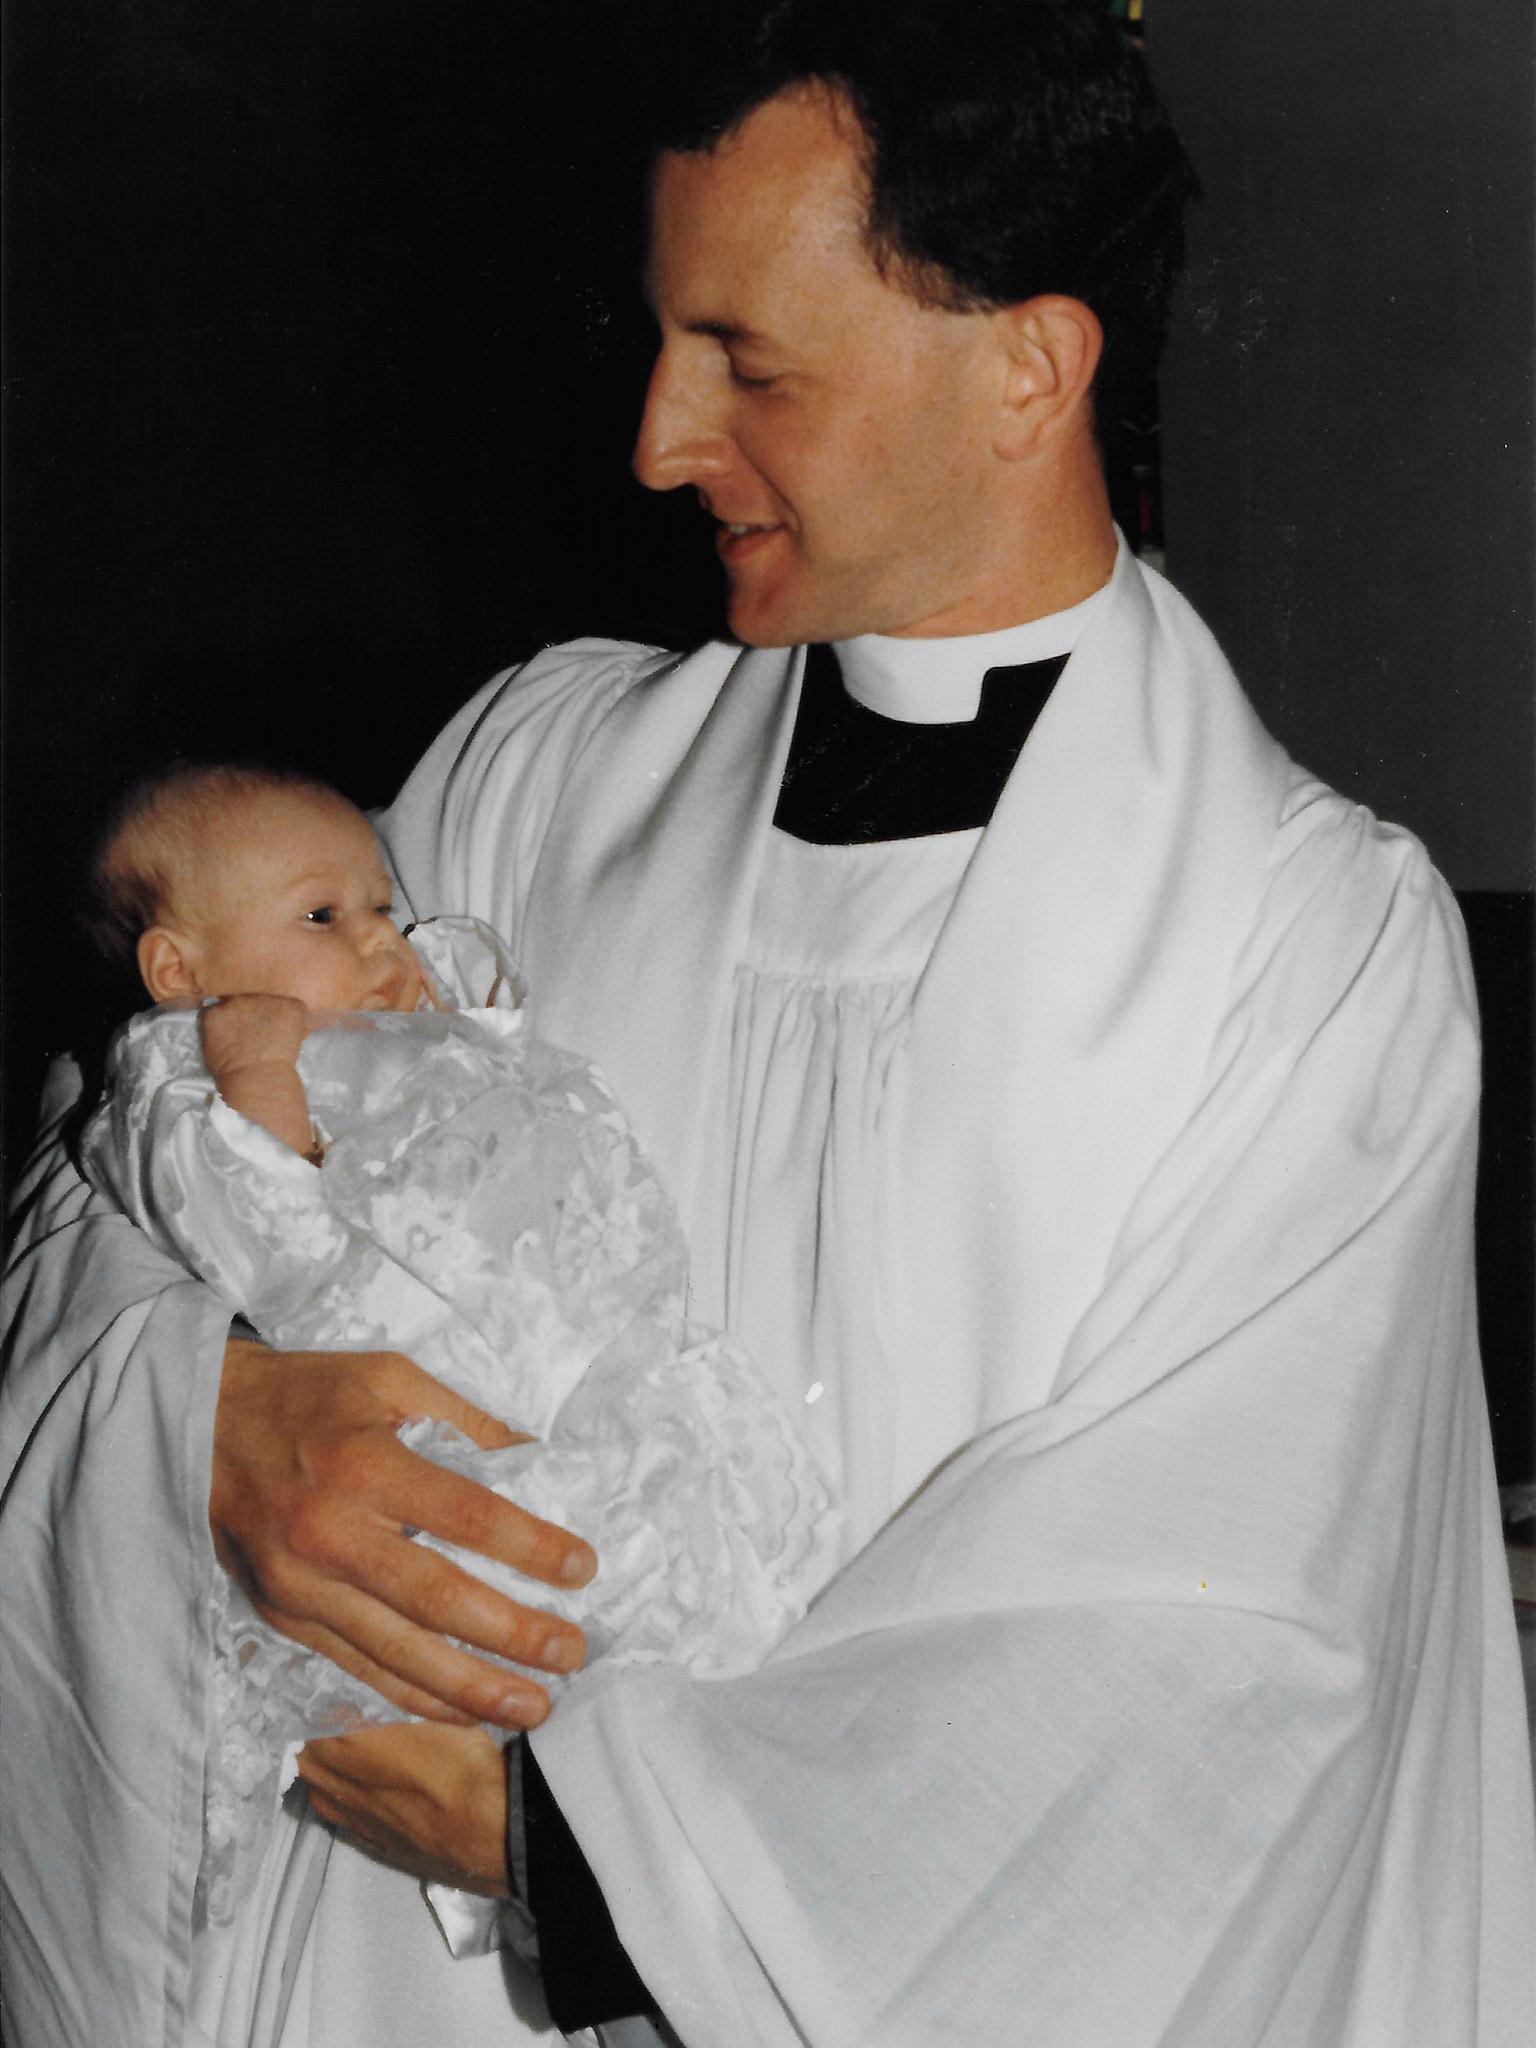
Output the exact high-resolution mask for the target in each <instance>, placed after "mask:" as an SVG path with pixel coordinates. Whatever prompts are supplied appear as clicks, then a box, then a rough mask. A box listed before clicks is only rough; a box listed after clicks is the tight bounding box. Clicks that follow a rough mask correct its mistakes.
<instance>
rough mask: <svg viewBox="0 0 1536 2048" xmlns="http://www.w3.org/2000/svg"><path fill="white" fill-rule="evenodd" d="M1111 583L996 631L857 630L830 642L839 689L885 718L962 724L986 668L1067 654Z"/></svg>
mask: <svg viewBox="0 0 1536 2048" xmlns="http://www.w3.org/2000/svg"><path fill="white" fill-rule="evenodd" d="M1108 590H1109V585H1108V584H1107V583H1106V584H1104V585H1103V586H1102V587H1101V588H1100V589H1098V590H1096V591H1094V593H1093V595H1092V596H1091V597H1085V598H1084V599H1083V601H1082V603H1081V604H1074V605H1071V606H1069V607H1068V609H1067V610H1066V611H1064V612H1051V613H1050V614H1049V615H1048V616H1047V617H1046V618H1043V619H1031V620H1029V622H1028V623H1027V624H1026V625H1022V626H1004V627H1002V628H1001V629H1000V630H999V631H998V632H996V633H961V634H956V635H953V636H951V637H949V638H947V639H934V640H897V639H893V638H891V637H890V636H889V635H888V634H885V633H861V634H860V635H859V637H858V638H857V639H856V640H838V641H835V642H834V643H833V644H834V647H835V650H836V653H837V665H838V667H839V668H840V669H841V671H842V676H843V688H844V689H845V690H846V691H847V692H848V694H849V696H850V697H852V699H853V700H854V702H855V703H856V704H862V705H863V706H864V707H865V709H866V710H868V711H878V712H879V713H880V715H881V716H882V717H883V718H897V719H901V720H902V721H903V722H904V723H906V724H908V725H961V724H965V723H967V722H968V721H969V720H971V719H973V718H974V717H975V716H976V712H977V709H978V707H979V705H980V703H981V685H982V679H983V678H984V676H985V675H986V673H987V670H988V669H989V668H1017V667H1019V666H1021V665H1022V664H1023V663H1025V662H1029V661H1049V660H1051V659H1053V658H1054V657H1055V656H1057V655H1062V654H1070V653H1071V652H1072V649H1073V648H1074V647H1075V646H1076V645H1077V640H1078V636H1079V634H1080V633H1081V632H1082V630H1083V628H1084V627H1085V626H1086V625H1087V623H1088V621H1089V620H1090V619H1091V618H1092V617H1093V615H1094V613H1095V612H1096V611H1097V610H1098V609H1099V607H1100V605H1101V604H1102V603H1103V601H1104V598H1105V596H1106V594H1107V593H1108Z"/></svg>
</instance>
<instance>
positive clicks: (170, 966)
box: [138, 924, 203, 1003]
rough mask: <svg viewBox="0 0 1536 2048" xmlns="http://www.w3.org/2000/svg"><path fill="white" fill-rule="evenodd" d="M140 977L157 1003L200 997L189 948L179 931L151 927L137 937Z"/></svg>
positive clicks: (200, 990)
mask: <svg viewBox="0 0 1536 2048" xmlns="http://www.w3.org/2000/svg"><path fill="white" fill-rule="evenodd" d="M138 956H139V978H140V980H141V981H142V982H143V984H144V986H145V987H146V988H147V989H148V990H149V992H150V994H151V995H152V996H153V997H154V999H155V1001H156V1002H157V1003H168V1002H170V1000H171V999H172V997H173V996H200V995H201V994H202V992H203V991H202V989H201V987H200V986H199V983H198V979H197V969H196V967H195V965H194V964H193V960H192V949H191V946H190V945H189V943H188V941H187V939H186V938H185V937H184V936H183V935H182V933H180V932H173V931H171V930H169V929H168V927H167V926H165V925H163V924H152V925H151V926H150V928H149V930H148V931H147V932H141V933H140V934H139V944H138Z"/></svg>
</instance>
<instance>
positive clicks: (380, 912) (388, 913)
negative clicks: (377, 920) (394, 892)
mask: <svg viewBox="0 0 1536 2048" xmlns="http://www.w3.org/2000/svg"><path fill="white" fill-rule="evenodd" d="M373 909H374V915H375V916H376V917H387V918H390V919H393V917H394V914H395V906H394V905H393V903H375V905H374V906H373Z"/></svg>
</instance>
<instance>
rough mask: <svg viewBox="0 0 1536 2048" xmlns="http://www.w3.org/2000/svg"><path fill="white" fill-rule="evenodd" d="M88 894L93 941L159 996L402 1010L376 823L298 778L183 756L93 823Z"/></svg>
mask: <svg viewBox="0 0 1536 2048" xmlns="http://www.w3.org/2000/svg"><path fill="white" fill-rule="evenodd" d="M90 895H91V904H90V910H89V914H88V918H87V922H88V924H89V926H90V929H91V931H92V934H93V936H94V937H95V938H96V941H97V943H98V944H99V945H100V947H101V949H102V951H103V952H104V953H106V954H107V956H108V957H109V958H110V959H112V960H114V961H116V962H117V963H119V964H121V965H123V966H128V965H130V964H131V965H135V966H136V967H137V969H138V973H139V977H140V979H141V980H142V981H143V983H144V986H145V987H146V988H147V989H148V990H149V993H150V995H151V996H153V998H154V999H155V1001H156V1002H157V1003H161V1002H166V1001H169V1000H170V999H171V998H173V997H176V996H229V995H281V996H294V997H296V998H297V999H298V1000H299V1001H300V1002H302V1003H306V1004H307V1005H308V1006H309V1008H310V1009H312V1010H412V1009H414V1008H415V1007H416V999H417V997H418V995H419V994H420V992H421V970H420V968H419V967H418V965H417V963H416V957H415V955H414V953H413V952H412V951H411V948H410V946H409V945H408V944H407V943H406V941H405V940H404V939H403V938H402V937H401V935H400V933H399V932H398V931H397V930H396V929H395V924H394V920H393V916H392V905H391V902H390V882H389V877H388V874H387V873H386V871H385V867H384V862H383V858H382V856H381V854H380V852H379V845H378V841H377V840H376V839H375V838H374V836H373V828H372V827H371V826H370V824H369V823H368V820H367V819H366V818H365V817H364V816H363V814H362V812H361V811H359V810H358V809H357V808H356V807H355V806H354V805H352V804H350V803H348V801H347V799H346V798H345V797H344V796H341V795H339V794H338V793H337V792H336V791H335V790H334V789H328V788H327V787H326V785H325V784H324V783H321V782H315V781H313V780H312V779H310V778H309V777H307V776H302V775H297V774H292V773H289V772H286V771H284V770H281V769H266V768H241V767H231V766H214V767H182V768H176V769H172V770H171V771H170V772H169V773H168V774H165V775H159V776H153V777H148V778H146V779H145V780H143V781H141V782H138V783H136V784H135V785H134V787H133V788H132V789H131V790H129V792H128V793H127V795H126V796H125V797H124V798H123V799H122V800H121V801H120V802H119V804H118V805H117V806H116V808H115V810H114V811H113V813H112V816H111V818H110V819H109V821H108V823H107V826H106V829H105V830H104V832H103V834H102V837H101V841H100V846H99V850H98V852H97V855H96V859H95V862H94V864H93V868H92V873H91V882H90Z"/></svg>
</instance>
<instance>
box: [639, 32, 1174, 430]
mask: <svg viewBox="0 0 1536 2048" xmlns="http://www.w3.org/2000/svg"><path fill="white" fill-rule="evenodd" d="M717 9H718V0H715V7H714V8H712V9H711V10H710V11H711V12H716V10H717ZM754 15H755V17H756V19H755V26H754V25H753V16H754ZM717 19H718V13H717ZM702 26H703V37H704V40H705V43H706V47H705V49H704V50H703V53H702V55H701V57H700V61H699V62H698V63H696V64H694V65H691V66H689V65H685V64H679V65H675V66H673V67H672V71H671V75H670V76H669V77H668V78H666V79H664V80H660V81H658V83H657V88H656V91H655V93H654V95H653V100H652V105H651V109H650V120H649V130H650V144H651V151H652V154H653V155H655V154H659V153H660V152H661V151H663V150H668V151H683V152H698V151H707V150H710V149H712V148H714V146H715V145H716V144H717V143H718V142H719V141H720V140H721V138H722V137H724V136H725V135H727V134H729V133H730V131H731V130H732V129H733V128H735V127H737V126H739V125H740V123H741V122H742V121H744V120H745V119H746V118H747V116H748V115H749V114H751V113H752V112H753V110H754V109H755V108H757V107H759V106H761V105H762V104H763V103H764V102H765V101H767V100H770V99H772V98H774V97H775V96H776V95H777V94H779V93H781V92H784V91H787V90H789V89H791V88H793V87H796V86H806V85H813V84H814V85H820V86H822V87H824V88H826V89H828V90H831V91H833V92H835V93H837V94H839V95H840V96H842V97H843V98H844V99H845V100H846V101H847V103H848V104H849V106H850V107H851V108H852V109H853V111H854V113H855V114H856V115H857V116H858V119H859V122H860V124H861V126H862V128H863V131H864V135H865V138H866V140H867V143H868V151H869V160H868V174H869V185H870V197H869V240H870V248H871V253H872V254H873V256H874V258H875V261H876V262H877V263H880V264H882V265H890V266H892V267H893V268H895V269H897V270H898V271H899V273H900V274H901V280H902V282H903V283H904V284H905V286H906V287H907V289H909V290H910V291H912V293H913V294H914V296H916V297H918V298H920V299H922V300H923V301H924V302H925V303H928V304H932V305H943V306H948V307H950V308H952V309H954V310H956V311H970V310H974V309H979V308H983V307H993V306H1005V305H1012V304H1016V303H1018V302H1019V301H1021V300H1023V299H1028V298H1034V297H1037V296H1039V295H1040V294H1041V293H1045V292H1061V293H1064V294H1066V295H1068V296H1069V297H1072V298H1076V299H1081V300H1082V301H1083V302H1084V303H1085V304H1086V305H1088V306H1091V307H1092V309H1093V311H1094V312H1095V313H1096V314H1097V315H1098V317H1099V320H1100V322H1101V324H1102V326H1103V329H1104V354H1103V359H1102V361H1101V363H1100V367H1099V373H1098V378H1097V385H1096V396H1097V407H1098V417H1099V420H1100V424H1101V426H1102V425H1104V424H1106V423H1107V422H1108V421H1110V420H1112V419H1114V418H1116V417H1117V416H1118V415H1119V412H1120V411H1121V410H1122V408H1123V407H1124V406H1125V405H1126V404H1127V403H1128V402H1131V401H1134V399H1135V398H1136V397H1137V396H1139V394H1140V393H1141V392H1142V391H1143V390H1144V389H1145V386H1146V385H1147V383H1148V382H1150V380H1151V378H1152V376H1153V375H1154V373H1155V371H1156V367H1157V362H1158V358H1159V356H1160V355H1161V352H1162V346H1163V340H1164V337H1165V335H1166V332H1167V322H1168V302H1169V299H1170V297H1171V295H1172V291H1173V287H1174V285H1175V283H1176V282H1177V280H1178V276H1179V272H1180V270H1181V268H1182V266H1183V260H1184V218H1183V216H1184V205H1185V202H1186V201H1187V200H1188V199H1189V198H1191V197H1192V196H1193V195H1194V194H1195V193H1196V191H1197V190H1198V186H1197V182H1196V179H1195V175H1194V172H1193V170H1192V169H1191V167H1190V164H1189V161H1188V159H1187V157H1186V156H1185V154H1184V151H1183V148H1182V146H1181V144H1180V142H1179V139H1178V137H1177V135H1176V134H1175V133H1174V131H1173V128H1172V125H1171V124H1170V122H1169V120H1168V117H1167V115H1166V114H1165V113H1164V111H1163V108H1162V106H1161V104H1160V102H1159V101H1158V98H1157V95H1156V93H1155V92H1154V91H1153V88H1152V82H1151V79H1150V78H1149V77H1148V75H1147V68H1146V64H1145V62H1144V60H1143V58H1142V55H1141V52H1140V51H1139V50H1138V49H1137V48H1136V47H1135V46H1134V45H1133V44H1132V43H1131V41H1130V40H1129V38H1128V36H1127V35H1126V33H1125V31H1124V29H1123V28H1122V27H1121V26H1120V25H1119V24H1118V23H1117V22H1116V21H1115V20H1114V19H1113V18H1112V17H1111V16H1110V14H1109V13H1108V11H1107V7H1106V4H1105V0H881V4H880V5H878V6H876V5H871V4H870V0H774V4H771V5H768V6H766V7H764V6H763V5H761V4H759V5H758V6H757V7H756V8H755V9H751V10H749V11H748V16H747V22H746V24H745V25H743V23H742V19H741V16H740V15H739V14H738V15H737V16H735V18H734V21H733V22H732V23H729V24H727V25H726V26H724V27H720V28H717V29H715V30H714V31H710V30H709V29H708V27H707V25H702ZM733 31H734V32H733Z"/></svg>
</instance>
